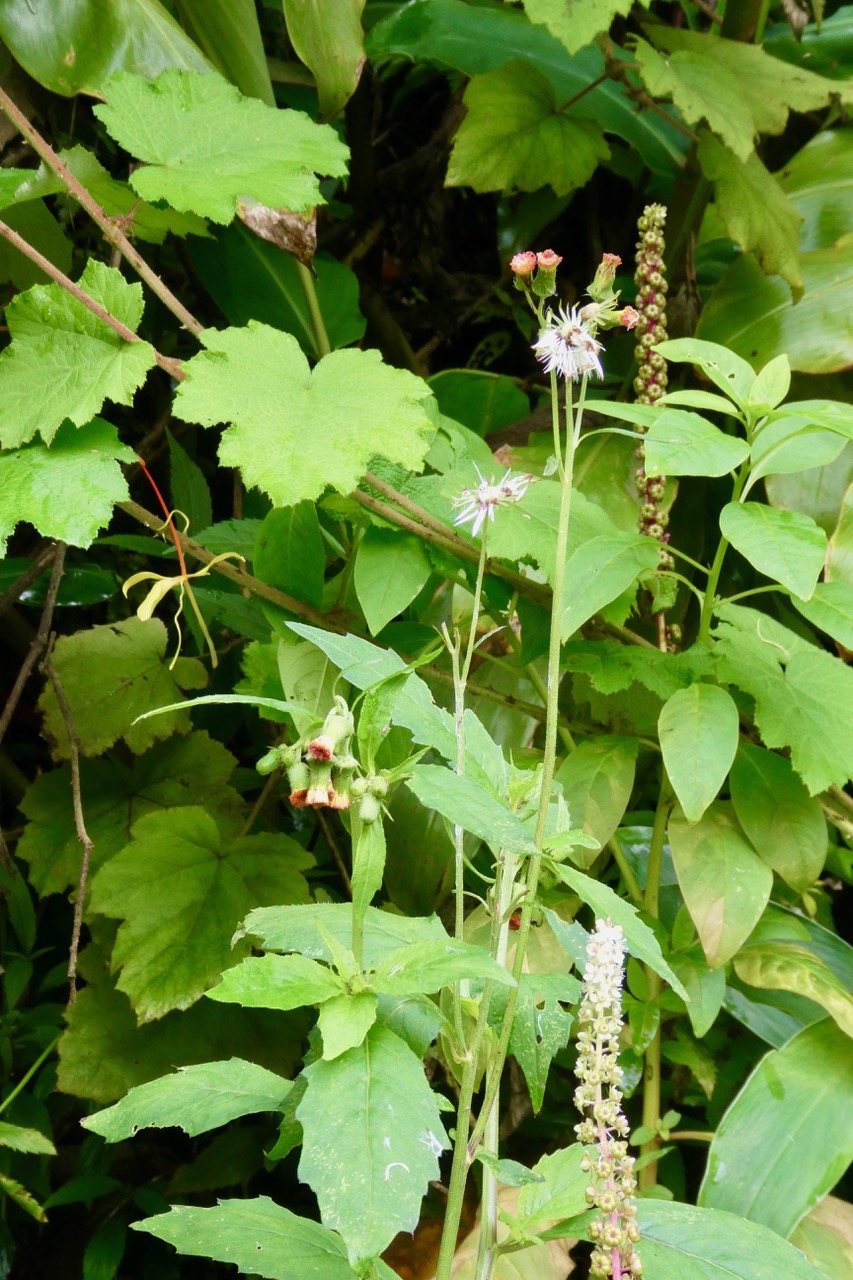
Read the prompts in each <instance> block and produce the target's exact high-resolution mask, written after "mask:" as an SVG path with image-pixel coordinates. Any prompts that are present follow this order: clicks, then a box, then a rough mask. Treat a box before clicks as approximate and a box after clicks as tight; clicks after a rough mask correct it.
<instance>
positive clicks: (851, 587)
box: [791, 581, 853, 649]
mask: <svg viewBox="0 0 853 1280" xmlns="http://www.w3.org/2000/svg"><path fill="white" fill-rule="evenodd" d="M791 604H792V605H793V606H794V608H795V609H796V610H797V612H798V613H801V614H802V615H803V617H804V618H807V619H808V620H809V622H810V623H811V624H812V625H813V626H815V627H817V628H818V630H820V631H825V632H826V634H827V635H830V636H832V638H833V640H837V641H838V642H839V644H843V645H844V647H845V649H853V583H851V582H841V581H839V582H819V583H818V584H817V586H816V587H815V589H814V591H813V592H812V595H811V598H810V599H808V600H800V598H799V596H791Z"/></svg>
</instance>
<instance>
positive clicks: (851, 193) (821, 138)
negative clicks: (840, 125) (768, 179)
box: [779, 129, 853, 251]
mask: <svg viewBox="0 0 853 1280" xmlns="http://www.w3.org/2000/svg"><path fill="white" fill-rule="evenodd" d="M779 185H780V186H781V188H782V190H783V191H784V192H785V193H786V195H787V196H788V197H789V199H790V201H791V203H792V204H793V205H794V207H795V208H796V209H797V210H798V211H799V213H800V215H801V216H802V219H803V223H802V228H801V231H800V249H801V250H803V251H807V250H811V249H829V248H831V247H832V245H833V244H835V242H836V240H840V239H841V237H842V236H845V235H848V234H849V233H850V232H851V231H853V203H851V197H853V137H851V134H850V131H849V130H848V129H825V130H822V131H821V132H820V133H817V134H815V136H814V137H813V138H812V139H811V141H810V142H808V143H807V144H806V145H805V146H804V147H803V148H802V149H801V150H800V151H798V152H797V154H796V155H795V156H793V157H792V158H791V159H790V160H789V161H788V162H787V163H786V165H785V168H784V169H783V170H782V172H781V173H780V174H779Z"/></svg>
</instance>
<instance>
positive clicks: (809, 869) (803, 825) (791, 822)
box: [730, 742, 827, 893]
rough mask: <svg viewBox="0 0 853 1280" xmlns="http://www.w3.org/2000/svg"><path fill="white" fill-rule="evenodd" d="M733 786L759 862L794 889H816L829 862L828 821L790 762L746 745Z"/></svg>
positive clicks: (741, 819) (741, 749) (742, 746)
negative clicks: (826, 863) (827, 859)
mask: <svg viewBox="0 0 853 1280" xmlns="http://www.w3.org/2000/svg"><path fill="white" fill-rule="evenodd" d="M730 786H731V795H732V803H733V804H734V809H735V813H736V814H737V818H738V821H739V822H740V825H741V826H742V827H743V829H744V831H745V832H746V834H747V835H748V836H749V838H750V840H751V841H752V843H753V845H754V846H755V848H756V850H757V852H758V855H759V857H760V858H762V860H763V861H764V862H766V863H767V865H768V866H770V867H772V868H773V870H774V871H775V872H776V873H777V875H780V876H781V877H782V879H783V880H784V881H785V882H786V884H789V885H790V886H791V888H792V889H796V890H797V891H798V892H800V893H803V892H804V891H805V890H806V889H808V888H810V887H811V886H812V885H813V884H814V882H815V880H817V878H818V876H819V875H820V873H821V871H822V870H823V866H824V863H825V861H826V852H827V833H826V819H825V818H824V816H823V810H822V809H821V807H820V802H819V801H818V800H816V799H814V798H813V797H812V796H810V795H809V793H808V791H807V790H806V788H805V786H804V785H803V783H802V782H801V781H800V779H799V777H798V776H797V774H796V773H795V772H794V770H793V768H792V767H791V764H790V763H789V761H788V760H787V759H786V758H785V757H784V756H781V755H776V754H775V752H772V751H765V750H764V748H763V747H756V746H753V745H752V744H751V743H748V742H742V743H741V744H740V746H739V748H738V753H737V758H736V759H735V762H734V766H733V768H732V772H731V780H730Z"/></svg>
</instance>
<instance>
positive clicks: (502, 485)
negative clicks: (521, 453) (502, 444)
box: [453, 463, 536, 538]
mask: <svg viewBox="0 0 853 1280" xmlns="http://www.w3.org/2000/svg"><path fill="white" fill-rule="evenodd" d="M474 470H475V471H476V472H477V475H478V476H479V477H480V483H479V484H478V485H477V488H476V489H463V490H462V492H461V493H460V494H459V495H458V496H457V497H455V498H454V499H453V509H454V510H458V511H459V514H458V515H457V517H456V519H455V520H454V521H453V523H454V525H457V526H458V525H461V524H467V523H468V521H469V520H470V521H471V522H472V523H471V533H472V535H473V537H475V538H476V536H477V534H478V533H479V532H480V530H481V528H482V527H483V522H484V521H485V520H486V518H487V517H488V519H489V520H494V518H495V510H496V508H497V507H511V506H512V505H513V504H514V503H516V502H520V501H521V499H522V498H523V497H524V495H525V493H526V492H527V486H528V485H529V484H530V482H531V480H535V478H536V477H535V476H531V475H518V476H514V475H513V474H512V468H511V467H508V468H507V470H506V471H505V472H504V475H503V477H502V479H501V480H499V481H498V483H497V484H494V483H493V482H492V481H491V480H486V479H485V478H484V476H483V473H482V472H481V470H480V468H479V467H478V466H477V465H476V463H475V465H474Z"/></svg>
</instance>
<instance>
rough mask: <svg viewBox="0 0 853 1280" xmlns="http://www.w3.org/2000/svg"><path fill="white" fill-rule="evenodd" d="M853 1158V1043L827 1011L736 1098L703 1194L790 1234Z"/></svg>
mask: <svg viewBox="0 0 853 1280" xmlns="http://www.w3.org/2000/svg"><path fill="white" fill-rule="evenodd" d="M851 1158H853V1043H851V1041H850V1039H849V1038H848V1037H847V1036H846V1035H845V1034H844V1033H843V1032H842V1031H840V1030H839V1029H838V1027H837V1026H836V1025H835V1023H834V1022H833V1021H832V1020H831V1019H829V1018H826V1019H824V1021H822V1022H817V1023H815V1024H814V1025H813V1026H811V1027H806V1028H805V1029H804V1030H803V1031H801V1032H799V1034H798V1035H796V1036H794V1038H793V1039H792V1040H790V1041H789V1042H788V1043H787V1044H786V1045H785V1047H784V1048H783V1049H780V1050H777V1051H774V1052H771V1053H768V1054H767V1056H766V1057H764V1058H763V1059H762V1060H761V1062H760V1063H759V1064H758V1066H757V1067H756V1069H755V1071H754V1072H753V1073H752V1075H751V1076H750V1078H749V1079H748V1080H747V1082H746V1084H745V1085H744V1086H743V1088H742V1089H741V1091H740V1093H739V1094H738V1095H737V1097H736V1098H735V1100H734V1102H732V1103H731V1105H730V1106H729V1108H728V1110H727V1111H726V1113H725V1115H724V1116H723V1118H722V1120H721V1121H720V1122H719V1124H718V1126H717V1131H716V1134H715V1137H714V1140H713V1142H712V1143H711V1147H710V1150H709V1152H708V1166H707V1169H706V1172H705V1178H704V1180H703V1182H702V1186H701V1188H700V1191H699V1202H700V1204H703V1205H706V1206H708V1207H709V1208H716V1209H728V1208H731V1209H732V1210H733V1211H736V1212H737V1213H738V1214H739V1215H740V1216H741V1217H743V1218H749V1219H750V1220H751V1221H753V1222H760V1223H762V1224H763V1225H764V1226H766V1227H769V1228H771V1230H773V1231H775V1232H777V1233H778V1234H779V1235H780V1236H782V1237H787V1236H788V1235H790V1233H791V1231H792V1230H793V1229H794V1227H795V1226H796V1225H797V1223H798V1222H799V1221H800V1219H801V1218H802V1217H803V1216H804V1214H806V1213H808V1211H809V1210H810V1209H812V1208H813V1207H814V1205H816V1204H817V1202H818V1201H819V1200H820V1199H821V1197H822V1196H824V1195H826V1193H827V1191H830V1190H831V1189H832V1188H833V1187H834V1186H835V1184H836V1182H837V1181H838V1179H839V1178H840V1177H841V1175H842V1174H843V1173H844V1171H845V1169H846V1168H847V1166H848V1164H849V1163H850V1160H851ZM782 1274H784V1275H785V1276H787V1274H788V1272H787V1271H783V1272H782Z"/></svg>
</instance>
